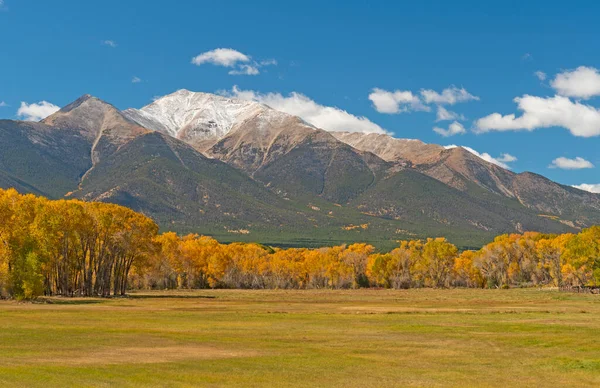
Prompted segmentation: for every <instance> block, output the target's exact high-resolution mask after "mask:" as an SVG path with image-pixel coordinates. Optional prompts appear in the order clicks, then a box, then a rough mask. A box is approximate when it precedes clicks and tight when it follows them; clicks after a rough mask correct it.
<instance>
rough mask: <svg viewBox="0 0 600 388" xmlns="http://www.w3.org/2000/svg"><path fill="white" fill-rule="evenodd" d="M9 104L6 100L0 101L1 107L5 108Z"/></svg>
mask: <svg viewBox="0 0 600 388" xmlns="http://www.w3.org/2000/svg"><path fill="white" fill-rule="evenodd" d="M7 106H8V104H7V103H6V102H4V101H0V108H4V107H7Z"/></svg>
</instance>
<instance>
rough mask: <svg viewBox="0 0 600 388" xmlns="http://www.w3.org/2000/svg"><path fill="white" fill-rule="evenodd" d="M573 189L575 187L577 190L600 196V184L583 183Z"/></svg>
mask: <svg viewBox="0 0 600 388" xmlns="http://www.w3.org/2000/svg"><path fill="white" fill-rule="evenodd" d="M572 187H575V188H576V189H579V190H583V191H589V192H590V193H596V194H600V183H595V184H589V183H582V184H580V185H573V186H572Z"/></svg>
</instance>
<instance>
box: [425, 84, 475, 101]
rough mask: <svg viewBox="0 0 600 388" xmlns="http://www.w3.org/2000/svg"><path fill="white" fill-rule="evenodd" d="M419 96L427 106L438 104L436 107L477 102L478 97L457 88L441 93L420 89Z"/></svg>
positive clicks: (452, 87) (453, 87) (450, 88)
mask: <svg viewBox="0 0 600 388" xmlns="http://www.w3.org/2000/svg"><path fill="white" fill-rule="evenodd" d="M421 96H422V97H423V100H424V101H425V103H427V104H431V103H434V104H438V105H446V104H447V105H454V104H457V103H459V102H466V101H471V100H476V101H478V100H479V97H477V96H474V95H472V94H471V93H469V92H467V90H466V89H465V88H460V89H459V88H457V87H456V86H451V87H449V88H446V89H444V90H442V93H438V92H436V91H435V90H431V89H422V90H421Z"/></svg>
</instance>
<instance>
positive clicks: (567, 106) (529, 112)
mask: <svg viewBox="0 0 600 388" xmlns="http://www.w3.org/2000/svg"><path fill="white" fill-rule="evenodd" d="M514 101H515V102H516V103H517V105H518V109H519V110H521V111H523V114H522V115H521V116H520V117H516V116H515V115H514V114H509V115H505V116H502V115H501V114H500V113H492V114H491V115H489V116H486V117H483V118H481V119H479V120H477V121H476V122H475V126H476V128H477V130H476V132H489V131H518V130H527V131H533V130H534V129H537V128H548V127H563V128H567V129H568V130H569V131H571V133H572V134H573V135H575V136H581V137H592V136H599V135H600V110H598V109H596V108H594V107H592V106H590V105H585V104H582V103H580V102H573V101H571V100H570V99H569V98H567V97H563V96H554V97H535V96H529V95H524V96H523V97H517V98H515V99H514Z"/></svg>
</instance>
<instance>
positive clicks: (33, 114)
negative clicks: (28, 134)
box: [17, 101, 60, 121]
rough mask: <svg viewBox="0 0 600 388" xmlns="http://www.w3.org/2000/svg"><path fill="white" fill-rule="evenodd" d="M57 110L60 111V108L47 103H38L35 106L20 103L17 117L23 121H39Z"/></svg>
mask: <svg viewBox="0 0 600 388" xmlns="http://www.w3.org/2000/svg"><path fill="white" fill-rule="evenodd" d="M58 110H60V107H58V106H56V105H54V104H51V103H49V102H48V101H40V102H38V103H37V104H35V103H34V104H28V103H26V102H21V106H20V107H19V110H17V116H19V117H20V118H22V119H23V120H25V121H40V120H42V119H45V118H46V117H48V116H50V115H51V114H52V113H54V112H56V111H58Z"/></svg>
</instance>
